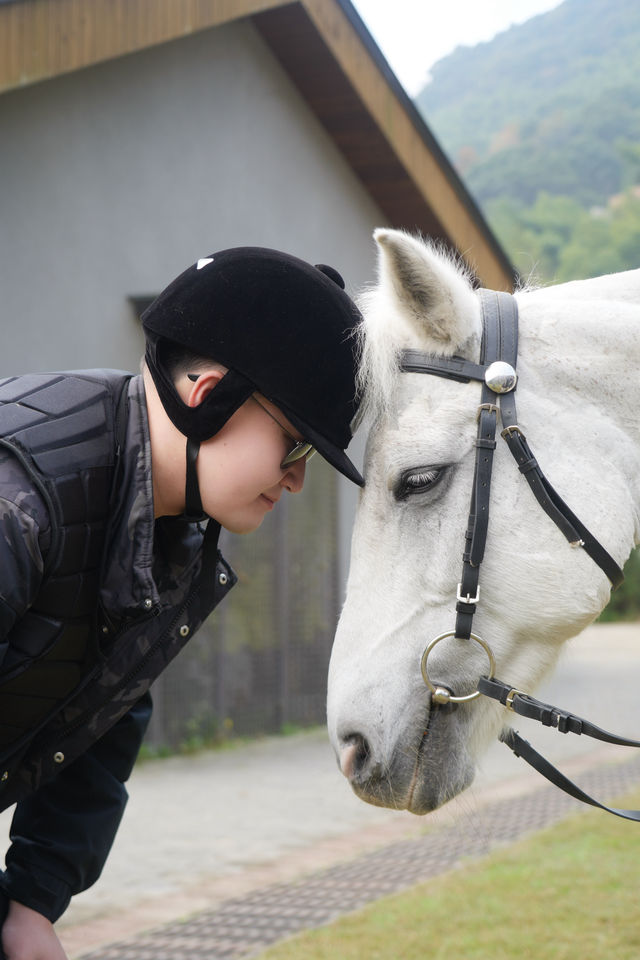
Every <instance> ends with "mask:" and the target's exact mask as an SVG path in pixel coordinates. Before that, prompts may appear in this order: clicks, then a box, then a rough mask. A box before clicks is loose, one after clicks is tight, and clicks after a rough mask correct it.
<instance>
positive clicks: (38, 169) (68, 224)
mask: <svg viewBox="0 0 640 960" xmlns="http://www.w3.org/2000/svg"><path fill="white" fill-rule="evenodd" d="M382 222H383V217H382V215H381V213H380V211H379V209H378V208H377V206H376V205H375V204H374V203H373V202H372V201H371V200H370V198H369V196H368V195H367V194H366V192H365V191H364V189H363V188H362V186H361V185H360V183H359V181H358V180H357V179H356V178H355V177H354V175H353V173H352V172H351V170H350V168H349V167H348V166H347V164H346V163H345V162H344V160H343V158H342V156H341V155H340V154H339V153H338V151H337V150H336V149H335V147H334V145H333V143H332V142H331V141H330V140H329V138H328V137H327V136H326V134H325V133H324V131H323V130H322V128H321V127H320V125H319V124H318V123H317V121H316V120H315V118H314V117H313V116H312V115H311V114H310V112H309V110H308V108H307V107H306V105H305V103H304V101H303V100H302V99H301V98H300V97H299V95H298V94H297V92H296V90H295V89H294V88H293V87H292V86H291V84H290V82H289V80H288V78H287V77H286V76H285V74H284V73H283V71H282V70H281V68H280V67H279V65H278V63H277V62H276V61H275V59H274V58H273V56H272V55H271V53H270V51H269V50H268V49H267V48H266V46H265V45H264V43H263V42H262V40H261V38H260V37H259V36H258V34H257V33H256V31H255V30H254V29H253V27H252V26H251V24H250V23H248V22H239V23H235V24H232V25H229V26H226V27H222V28H218V29H215V30H210V31H207V32H205V33H201V34H198V35H195V36H192V37H187V38H184V39H181V40H179V41H174V42H172V43H168V44H165V45H162V46H160V47H156V48H153V49H151V50H148V51H145V52H143V53H139V54H135V55H132V56H127V57H123V58H120V59H118V60H114V61H111V62H109V63H106V64H103V65H99V66H96V67H92V68H90V69H86V70H82V71H79V72H77V73H74V74H70V75H68V76H64V77H60V78H57V79H55V80H53V81H48V82H43V83H39V84H36V85H33V86H30V87H26V88H24V89H22V90H18V91H14V92H11V93H9V94H5V95H3V96H1V97H0V289H1V290H2V296H1V299H0V331H1V333H2V349H1V351H0V375H8V374H14V373H20V372H24V371H36V370H52V369H72V368H80V367H97V366H107V367H119V368H126V369H136V368H137V364H138V359H139V357H140V355H141V353H142V337H141V335H140V331H139V328H138V324H137V321H136V320H135V317H134V314H133V310H132V308H131V306H130V305H129V303H128V300H127V298H128V296H130V295H135V294H150V293H156V292H158V291H159V290H160V289H162V287H164V286H165V285H166V284H167V283H168V282H169V281H170V280H171V279H173V277H174V276H175V275H177V274H178V273H179V272H180V271H181V270H183V269H184V268H185V267H186V266H187V265H188V264H189V263H191V262H193V261H194V260H196V259H197V258H198V257H201V256H206V255H207V254H208V253H211V252H212V251H215V250H217V249H221V248H223V247H227V246H234V245H239V244H251V245H253V244H257V245H265V246H273V247H278V248H281V249H285V250H288V251H290V252H292V253H295V254H296V255H298V256H301V257H303V258H305V259H308V260H310V261H312V262H315V263H318V262H324V263H330V264H333V265H334V266H336V267H338V268H339V269H340V270H341V272H342V273H343V274H344V276H345V279H346V280H347V289H348V290H349V292H354V291H355V290H356V289H357V288H358V287H359V286H361V285H362V284H363V283H364V282H366V281H368V280H370V279H371V276H372V273H373V265H374V251H373V244H372V242H371V232H372V230H373V228H374V227H375V226H376V225H379V224H381V223H382ZM354 446H355V449H354V459H356V461H358V460H359V458H360V456H361V454H359V453H358V447H359V446H360V443H359V442H358V440H356V442H355V445H352V448H353V447H354ZM341 498H342V507H343V511H344V515H345V518H346V519H347V522H346V523H345V525H344V534H343V536H344V542H343V543H342V548H341V559H342V563H341V566H342V567H343V569H344V567H345V565H346V553H347V550H348V537H349V522H348V518H349V517H350V514H351V512H352V509H353V504H354V500H355V489H353V488H351V487H350V485H348V484H346V483H345V484H344V485H342V489H341Z"/></svg>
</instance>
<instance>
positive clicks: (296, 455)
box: [251, 393, 316, 470]
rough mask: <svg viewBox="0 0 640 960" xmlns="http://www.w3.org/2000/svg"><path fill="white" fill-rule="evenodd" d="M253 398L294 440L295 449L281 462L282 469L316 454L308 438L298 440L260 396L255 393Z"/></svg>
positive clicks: (252, 395)
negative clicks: (261, 400)
mask: <svg viewBox="0 0 640 960" xmlns="http://www.w3.org/2000/svg"><path fill="white" fill-rule="evenodd" d="M251 399H252V400H255V402H256V403H257V404H258V406H259V407H262V409H263V410H264V412H265V413H266V414H268V416H270V417H271V419H272V420H273V421H274V422H275V423H277V424H278V426H279V427H280V429H281V430H282V431H283V432H284V433H286V435H287V436H288V437H289V439H290V440H292V441H293V444H294V446H293V449H292V450H290V451H289V453H288V454H287V455H286V457H285V458H284V460H283V461H282V463H281V464H280V469H281V470H284V468H285V467H289V466H291V464H292V463H295V462H296V461H297V460H302V459H305V460H310V459H311V457H312V456H313V455H314V453H315V452H316V450H315V447H313V446H312V445H311V444H310V443H307V441H306V440H296V438H295V437H294V436H292V435H291V434H290V433H289V431H288V430H287V428H286V427H285V426H283V425H282V424H281V423H280V421H279V420H278V419H277V417H274V415H273V414H272V413H271V411H270V410H267V408H266V407H265V405H264V403H260V401H259V400H258V398H257V397H256V396H255V394H253V393H252V394H251Z"/></svg>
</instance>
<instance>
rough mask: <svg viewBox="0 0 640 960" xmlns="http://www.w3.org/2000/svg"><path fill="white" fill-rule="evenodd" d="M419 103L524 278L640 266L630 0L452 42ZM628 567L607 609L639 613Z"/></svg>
mask: <svg viewBox="0 0 640 960" xmlns="http://www.w3.org/2000/svg"><path fill="white" fill-rule="evenodd" d="M416 105H417V107H418V109H419V110H421V111H422V113H423V114H424V117H425V120H426V122H427V123H428V125H429V127H430V128H431V129H432V130H433V132H434V133H435V135H436V137H437V138H438V140H439V141H440V143H441V144H442V146H443V147H444V149H445V151H446V152H447V153H448V154H449V156H450V157H451V158H452V160H453V162H454V165H455V167H456V169H457V170H458V173H459V174H460V176H461V177H462V179H463V180H464V181H465V183H466V185H467V187H468V188H469V190H470V191H471V193H472V194H473V196H474V197H475V199H476V201H477V202H478V204H479V206H480V207H481V209H482V211H483V213H484V215H485V217H486V219H487V220H488V222H489V224H490V225H491V227H492V229H493V230H494V231H495V233H496V235H497V237H498V239H499V241H500V242H501V243H502V245H503V247H504V249H505V251H506V253H507V255H508V256H509V257H510V259H511V261H512V263H513V264H514V265H515V266H516V269H517V270H518V272H519V273H520V275H521V277H522V279H523V281H525V282H534V283H543V284H548V283H562V282H565V281H568V280H578V279H582V278H586V277H594V276H599V275H601V274H605V273H615V272H617V271H620V270H632V269H636V268H638V267H640V4H639V3H637V0H565V2H564V3H562V4H560V6H558V7H556V8H555V9H554V10H551V11H550V12H548V13H545V14H541V15H540V16H537V17H534V18H532V19H531V20H528V21H527V22H526V23H524V24H521V25H519V26H515V27H512V28H511V29H509V30H507V31H505V32H504V33H501V34H499V35H498V36H497V37H495V38H494V39H493V40H492V41H490V42H489V43H482V44H479V45H478V46H475V47H460V48H458V49H457V50H456V51H455V52H454V53H453V54H451V55H450V56H448V57H445V58H444V59H443V60H441V61H440V62H439V63H437V64H436V65H435V66H434V68H433V70H432V79H431V82H430V83H428V84H427V85H426V86H425V87H424V88H423V90H422V91H421V92H420V93H419V94H418V96H417V98H416ZM639 413H640V412H639ZM625 574H626V580H625V583H624V584H623V586H622V587H621V588H620V589H619V590H618V591H617V592H616V593H615V594H614V596H613V598H612V601H611V603H610V604H609V607H607V609H606V610H605V612H604V614H603V619H608V620H617V619H628V620H632V619H634V620H635V619H638V618H639V617H640V555H638V552H637V551H636V552H635V553H634V554H633V555H632V557H631V559H630V560H629V562H628V564H627V566H626V568H625Z"/></svg>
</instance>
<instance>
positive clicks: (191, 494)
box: [184, 438, 208, 523]
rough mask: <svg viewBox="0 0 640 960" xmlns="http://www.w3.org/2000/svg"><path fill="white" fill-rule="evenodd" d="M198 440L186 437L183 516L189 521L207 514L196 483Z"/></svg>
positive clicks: (205, 517)
mask: <svg viewBox="0 0 640 960" xmlns="http://www.w3.org/2000/svg"><path fill="white" fill-rule="evenodd" d="M199 452H200V441H199V440H192V439H191V438H188V439H187V478H186V483H185V492H184V518H185V520H188V521H189V522H190V523H198V522H200V521H201V520H206V519H208V518H207V514H206V513H205V512H204V510H203V508H202V498H201V496H200V484H199V483H198V469H197V462H198V453H199Z"/></svg>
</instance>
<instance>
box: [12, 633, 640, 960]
mask: <svg viewBox="0 0 640 960" xmlns="http://www.w3.org/2000/svg"><path fill="white" fill-rule="evenodd" d="M637 648H640V624H639V625H632V626H627V625H616V626H613V627H604V626H598V627H593V628H591V629H590V630H588V631H587V632H586V633H585V634H583V635H582V637H581V638H580V640H579V641H576V642H575V643H574V644H573V645H572V647H571V648H570V650H569V651H568V653H567V655H566V656H565V658H564V661H563V664H562V666H561V667H560V669H559V671H558V672H557V674H556V676H555V678H554V679H553V681H551V682H550V683H549V684H547V686H546V687H545V689H544V690H542V691H540V695H541V696H542V697H543V699H548V700H550V702H554V703H557V704H558V705H560V706H562V707H566V708H568V709H572V710H574V711H575V712H576V713H579V714H582V715H586V716H588V717H589V719H591V720H592V721H593V722H595V723H598V724H599V725H600V726H604V727H606V728H607V729H613V730H615V731H616V732H619V733H622V734H627V735H629V736H634V735H636V736H638V735H640V710H639V709H638V707H637V700H638V697H637V678H638V675H639V673H640V670H639V669H638V657H637V654H636V649H637ZM517 728H518V729H519V730H520V732H521V733H522V734H523V735H524V736H526V737H527V738H529V739H531V740H532V741H533V742H534V743H535V744H536V746H539V747H540V748H541V749H543V751H545V750H546V751H547V755H548V756H549V757H550V758H551V759H552V760H555V761H561V762H562V764H563V769H564V770H565V772H567V773H568V775H569V776H574V777H579V775H580V772H581V771H582V772H584V771H587V770H592V769H594V768H595V767H599V766H601V765H602V764H606V763H609V762H613V761H616V760H620V759H621V758H624V759H627V758H628V756H629V754H630V751H628V750H627V751H625V750H624V749H623V748H614V747H603V746H602V745H600V746H599V745H597V744H594V742H593V741H591V742H589V741H587V740H585V739H581V738H577V737H573V738H572V739H570V738H569V737H563V736H561V735H559V734H557V733H556V732H555V731H548V730H543V729H541V728H540V729H539V728H537V727H536V726H533V725H527V723H526V722H525V721H518V723H517ZM538 786H539V777H538V776H537V775H536V774H535V773H533V772H532V771H530V770H529V769H528V768H527V767H526V766H525V765H524V764H523V763H522V761H519V760H517V759H516V758H515V757H513V755H512V754H511V753H510V751H508V750H507V748H505V747H504V746H503V745H501V744H496V745H495V746H494V747H493V748H492V749H491V751H490V753H489V754H488V756H487V758H486V760H485V762H484V764H483V769H482V770H481V771H480V773H479V775H478V778H477V780H476V783H475V785H474V786H473V787H472V788H471V790H469V791H467V792H466V793H465V794H464V795H463V796H462V797H460V798H458V799H457V800H456V801H454V802H453V803H451V804H449V805H448V806H447V807H445V808H444V809H443V810H442V811H439V812H438V813H437V814H432V815H431V816H430V817H428V818H427V819H426V820H425V819H424V818H416V817H413V816H412V815H411V814H407V813H401V812H396V811H390V810H383V809H378V808H375V807H370V806H367V805H366V804H364V803H362V802H361V801H359V800H358V799H357V798H356V797H355V796H353V794H352V793H351V791H350V789H349V787H348V785H347V783H346V781H344V780H343V778H342V777H341V776H340V775H339V773H338V770H337V767H336V764H335V760H334V758H333V755H332V752H331V749H330V747H329V745H328V742H327V738H326V734H325V732H324V730H316V731H311V732H309V733H304V734H299V735H296V736H293V737H286V738H268V739H265V740H262V741H258V742H256V743H253V744H251V745H249V746H245V747H239V748H237V749H233V750H229V751H227V752H215V753H205V754H201V755H199V756H195V757H176V758H171V759H169V760H162V761H156V762H153V763H149V764H146V765H142V766H141V767H139V768H138V769H137V770H136V771H135V773H134V776H133V778H132V781H131V785H130V794H131V800H130V803H129V808H128V811H127V814H126V815H125V820H124V823H123V825H122V828H121V830H120V833H119V835H118V838H117V841H116V844H115V847H114V850H113V852H112V855H111V858H110V860H109V863H108V864H107V867H106V869H105V872H104V874H103V877H102V878H101V880H100V881H99V883H98V884H96V886H95V887H94V888H93V889H92V890H89V891H87V892H86V893H84V894H82V895H80V896H79V897H77V898H76V899H75V901H74V902H73V904H72V905H71V907H70V909H69V910H68V912H67V914H66V915H65V916H64V917H63V918H62V920H61V921H60V923H59V935H60V938H61V940H62V941H63V943H64V945H65V948H66V949H67V952H68V953H69V956H70V957H76V956H79V955H80V954H84V953H87V952H89V951H92V950H95V949H97V948H98V947H99V946H102V945H104V944H108V943H112V942H114V941H123V940H128V939H131V938H132V937H136V936H138V935H140V934H141V933H142V932H143V931H145V930H148V929H151V928H154V927H158V926H160V925H162V924H168V923H170V922H171V921H175V920H178V919H180V918H183V917H185V916H190V915H192V914H197V913H199V912H201V911H212V910H215V909H216V908H219V907H221V906H222V905H223V904H224V903H225V902H228V901H229V900H231V899H234V898H235V899H236V900H237V899H238V898H241V899H242V898H244V899H245V900H246V898H247V897H250V896H252V895H254V896H255V895H256V893H257V892H259V891H261V890H264V889H265V888H266V887H268V886H270V885H273V884H275V883H290V882H292V881H295V880H297V879H298V878H300V877H301V876H304V875H308V874H309V873H310V872H313V871H318V870H321V869H323V868H327V867H330V866H332V865H335V864H338V863H341V862H344V861H347V860H350V859H353V858H354V857H356V856H359V855H369V854H371V852H372V851H374V850H375V849H377V848H380V847H381V846H388V845H393V844H396V843H400V842H402V841H404V840H406V839H410V838H420V837H421V836H422V835H423V833H424V830H425V828H426V827H427V826H430V827H431V826H438V827H442V828H446V827H447V825H449V824H453V823H456V822H458V821H459V820H460V818H463V819H464V820H465V821H466V822H469V820H470V819H471V820H472V819H473V818H474V817H475V816H480V815H481V811H482V810H483V809H484V808H486V807H488V806H491V804H493V803H495V802H497V801H499V800H500V799H503V798H509V797H520V796H523V795H525V794H527V793H530V792H531V791H532V790H534V789H536V788H537V787H538ZM569 802H570V803H574V801H569ZM8 820H9V818H8V816H7V814H3V815H2V821H3V824H4V825H5V828H8ZM230 955H231V954H230ZM105 956H106V954H105ZM123 956H125V954H123ZM126 956H129V954H126Z"/></svg>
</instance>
